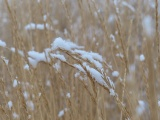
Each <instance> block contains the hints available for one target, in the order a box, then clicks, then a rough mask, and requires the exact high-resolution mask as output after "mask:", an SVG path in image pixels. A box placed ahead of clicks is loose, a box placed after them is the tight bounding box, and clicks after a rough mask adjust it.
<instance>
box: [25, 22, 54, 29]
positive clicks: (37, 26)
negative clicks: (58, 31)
mask: <svg viewBox="0 0 160 120" xmlns="http://www.w3.org/2000/svg"><path fill="white" fill-rule="evenodd" d="M45 27H46V29H49V30H52V27H51V26H50V25H49V24H47V23H46V24H35V23H29V24H27V25H26V26H25V27H24V28H25V30H35V29H38V30H44V29H45Z"/></svg>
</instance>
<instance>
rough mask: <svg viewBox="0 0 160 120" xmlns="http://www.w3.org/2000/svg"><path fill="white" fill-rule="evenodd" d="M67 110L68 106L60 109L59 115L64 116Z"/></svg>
mask: <svg viewBox="0 0 160 120" xmlns="http://www.w3.org/2000/svg"><path fill="white" fill-rule="evenodd" d="M67 111H68V109H67V108H64V109H63V110H60V111H59V113H58V117H62V116H64V113H65V112H67Z"/></svg>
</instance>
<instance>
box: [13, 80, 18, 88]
mask: <svg viewBox="0 0 160 120" xmlns="http://www.w3.org/2000/svg"><path fill="white" fill-rule="evenodd" d="M17 85H18V81H17V80H16V79H15V80H13V87H14V88H15V87H16V86H17Z"/></svg>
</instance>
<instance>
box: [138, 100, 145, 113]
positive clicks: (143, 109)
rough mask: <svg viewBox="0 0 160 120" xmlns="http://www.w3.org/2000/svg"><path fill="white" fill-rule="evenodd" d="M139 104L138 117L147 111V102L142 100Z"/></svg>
mask: <svg viewBox="0 0 160 120" xmlns="http://www.w3.org/2000/svg"><path fill="white" fill-rule="evenodd" d="M138 103H139V106H138V107H137V108H136V112H137V114H138V115H141V114H143V112H144V111H145V107H146V105H145V102H144V101H142V100H139V101H138Z"/></svg>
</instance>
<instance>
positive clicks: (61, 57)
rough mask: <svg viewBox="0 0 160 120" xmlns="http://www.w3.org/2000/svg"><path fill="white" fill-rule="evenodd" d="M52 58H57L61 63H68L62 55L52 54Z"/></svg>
mask: <svg viewBox="0 0 160 120" xmlns="http://www.w3.org/2000/svg"><path fill="white" fill-rule="evenodd" d="M50 55H51V57H52V58H57V59H59V60H61V61H66V58H65V57H64V55H60V54H50Z"/></svg>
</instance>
